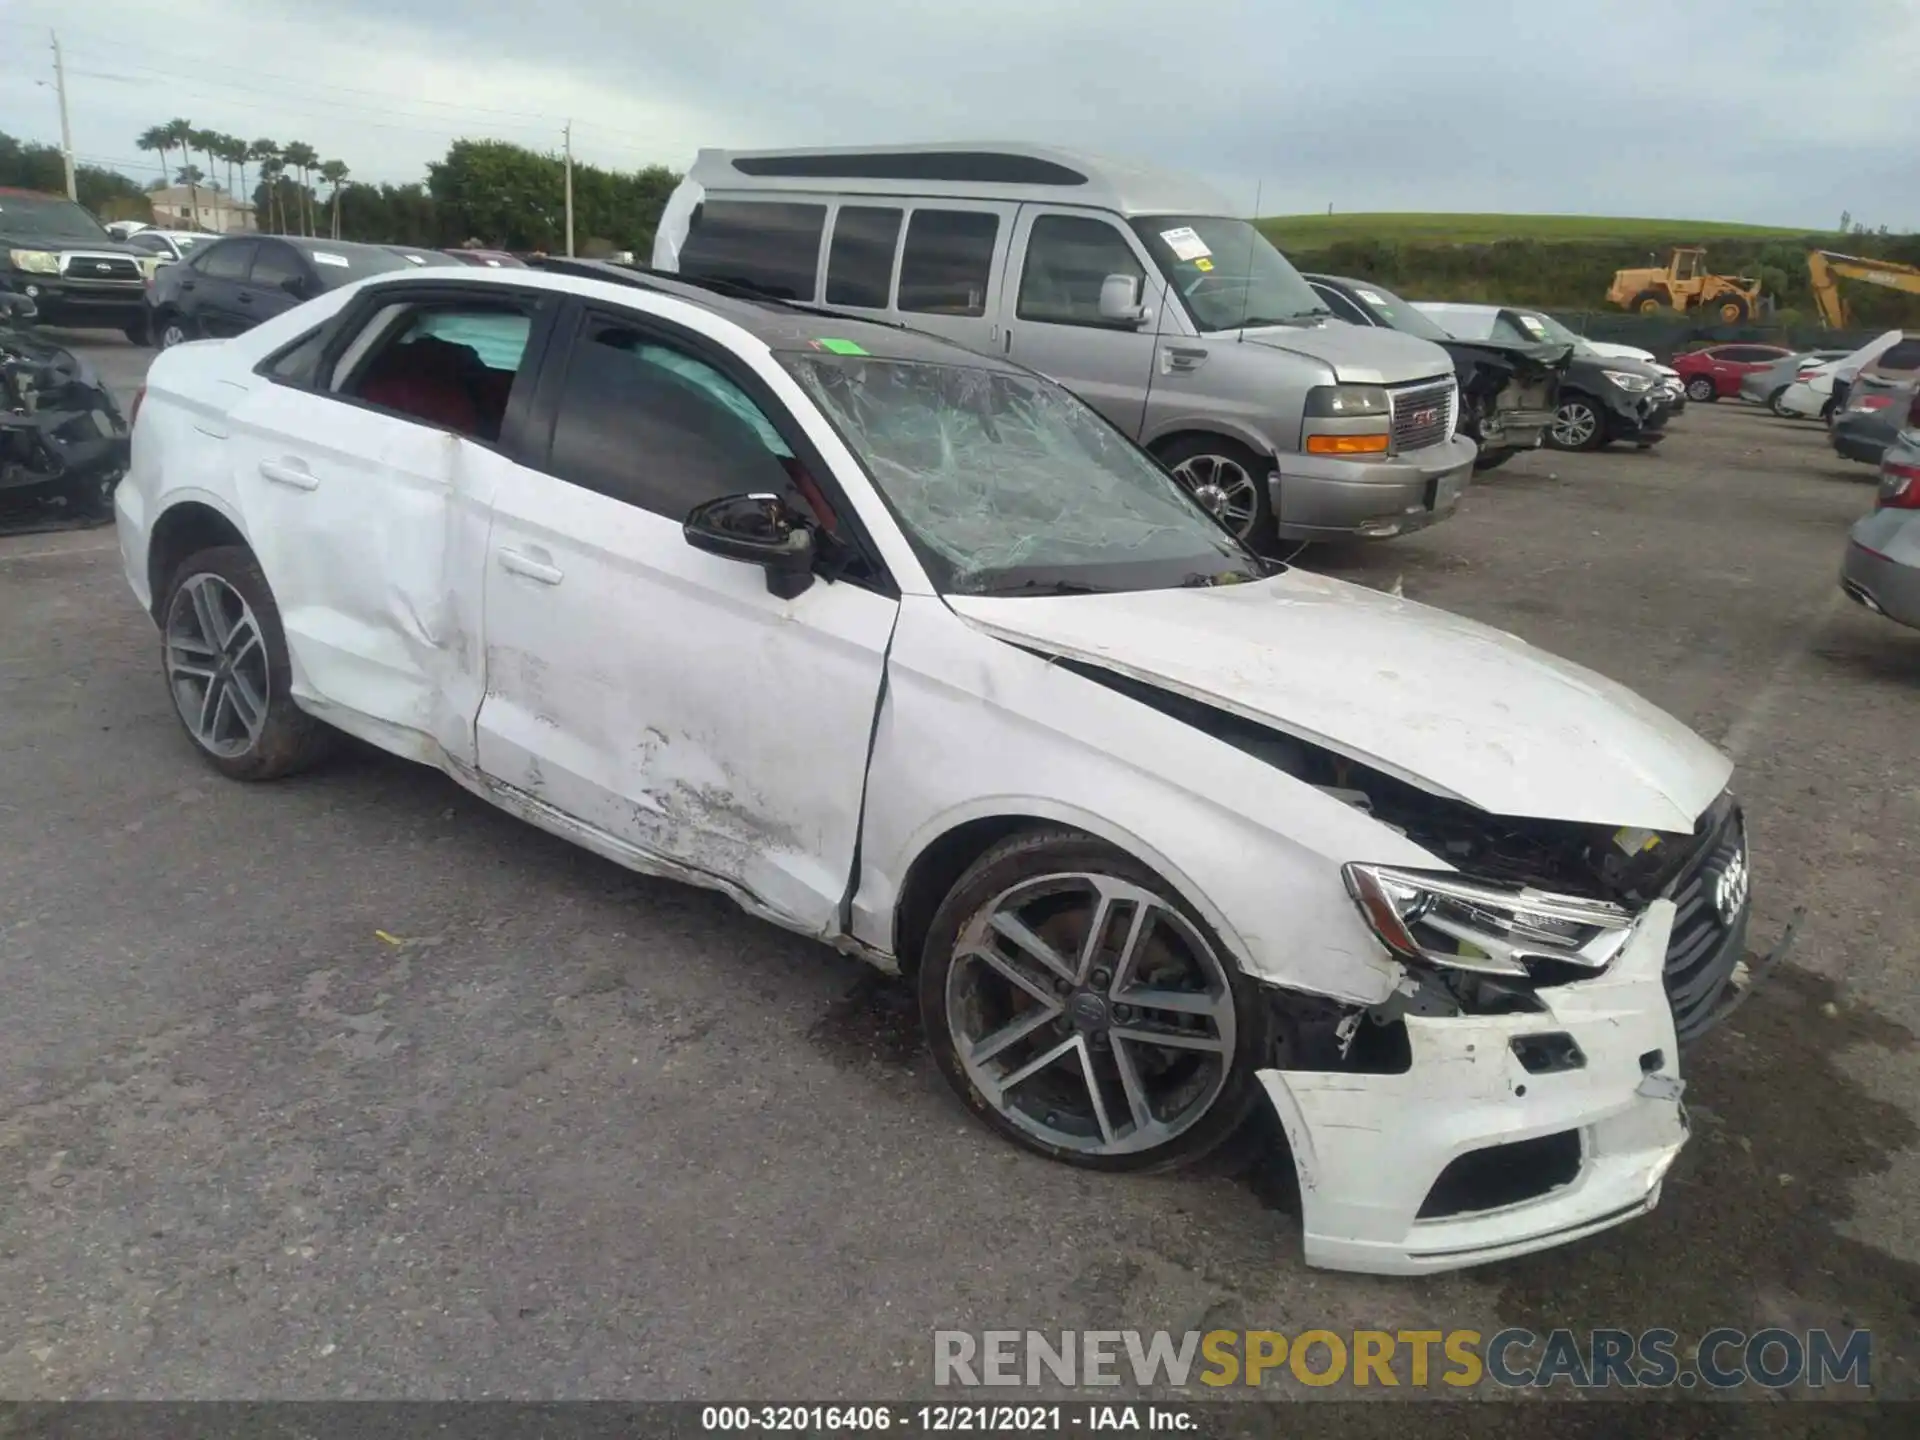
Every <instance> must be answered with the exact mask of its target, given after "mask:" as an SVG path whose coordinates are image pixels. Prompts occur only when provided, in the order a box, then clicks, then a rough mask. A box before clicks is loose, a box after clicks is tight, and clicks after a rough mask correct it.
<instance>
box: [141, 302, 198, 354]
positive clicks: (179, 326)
mask: <svg viewBox="0 0 1920 1440" xmlns="http://www.w3.org/2000/svg"><path fill="white" fill-rule="evenodd" d="M152 330H153V345H154V348H155V349H157V350H171V349H172V348H173V347H174V346H176V345H184V344H186V342H187V341H189V340H196V339H198V338H199V330H200V327H199V326H197V325H195V324H194V323H193V321H192V320H190V319H188V318H187V317H186V316H185V315H182V314H181V313H180V312H179V311H177V310H162V311H161V312H160V313H159V314H158V315H156V316H154V318H153V327H152Z"/></svg>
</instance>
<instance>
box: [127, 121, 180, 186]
mask: <svg viewBox="0 0 1920 1440" xmlns="http://www.w3.org/2000/svg"><path fill="white" fill-rule="evenodd" d="M133 143H134V145H135V146H136V147H137V148H138V149H139V150H141V151H142V152H143V153H145V154H156V153H157V154H158V155H159V156H160V183H161V184H162V185H164V184H166V183H167V175H168V174H169V168H168V165H167V157H168V156H169V155H171V154H172V153H173V136H172V135H171V134H169V133H168V131H167V127H166V126H164V125H149V126H148V127H147V128H146V129H144V130H142V131H141V132H140V138H139V139H137V140H135V141H134V142H133Z"/></svg>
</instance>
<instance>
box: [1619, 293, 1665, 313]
mask: <svg viewBox="0 0 1920 1440" xmlns="http://www.w3.org/2000/svg"><path fill="white" fill-rule="evenodd" d="M1627 308H1628V309H1629V310H1631V311H1633V312H1634V314H1636V315H1654V314H1657V313H1658V312H1660V311H1662V310H1669V309H1671V308H1673V307H1671V306H1670V305H1668V304H1667V297H1666V296H1665V295H1664V294H1663V293H1662V292H1660V291H1658V290H1642V291H1641V292H1640V293H1639V294H1638V295H1636V296H1634V297H1633V299H1631V300H1629V301H1628V302H1627Z"/></svg>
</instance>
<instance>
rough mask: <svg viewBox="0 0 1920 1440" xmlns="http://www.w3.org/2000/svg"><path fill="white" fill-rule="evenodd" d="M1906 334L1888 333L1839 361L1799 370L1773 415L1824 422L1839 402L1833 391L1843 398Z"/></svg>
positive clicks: (1898, 331)
mask: <svg viewBox="0 0 1920 1440" xmlns="http://www.w3.org/2000/svg"><path fill="white" fill-rule="evenodd" d="M1905 334H1906V331H1904V330H1889V331H1887V332H1886V333H1885V334H1884V335H1877V336H1875V337H1874V338H1873V339H1872V340H1869V341H1868V342H1867V343H1866V344H1865V345H1862V346H1861V347H1860V348H1859V349H1858V350H1855V351H1853V352H1852V353H1851V354H1848V355H1846V356H1843V357H1842V358H1841V359H1838V360H1829V361H1827V362H1826V363H1825V364H1822V365H1812V366H1809V367H1807V368H1805V369H1803V370H1801V372H1800V373H1799V374H1798V375H1797V376H1796V377H1794V381H1793V383H1792V384H1791V385H1789V386H1787V388H1786V389H1785V390H1783V391H1781V392H1780V398H1779V399H1777V400H1775V401H1774V402H1773V413H1774V414H1776V415H1786V416H1792V417H1795V418H1798V419H1801V420H1825V419H1826V418H1828V417H1829V416H1830V415H1831V414H1832V413H1833V412H1834V411H1835V410H1836V409H1837V408H1838V407H1839V404H1840V403H1841V401H1840V400H1839V399H1837V398H1836V395H1835V391H1836V388H1837V389H1838V390H1839V391H1840V392H1841V394H1842V395H1844V393H1845V390H1846V387H1847V386H1849V385H1851V384H1852V383H1853V379H1854V377H1855V376H1856V375H1858V374H1859V373H1860V372H1861V371H1862V370H1863V369H1865V368H1866V367H1867V366H1869V365H1871V364H1872V363H1873V362H1874V361H1876V360H1878V359H1879V358H1880V357H1881V356H1882V355H1884V354H1886V353H1887V351H1889V350H1891V349H1892V348H1893V347H1894V346H1895V345H1897V344H1899V343H1900V341H1901V339H1902V338H1903V337H1904V336H1905Z"/></svg>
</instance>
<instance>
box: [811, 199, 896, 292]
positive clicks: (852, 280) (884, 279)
mask: <svg viewBox="0 0 1920 1440" xmlns="http://www.w3.org/2000/svg"><path fill="white" fill-rule="evenodd" d="M900 213H901V212H900V211H899V210H897V209H884V208H880V207H876V206H872V205H842V206H841V207H840V213H839V214H838V215H836V216H835V217H834V221H833V247H832V248H831V249H830V250H829V251H828V252H827V303H828V304H829V305H858V306H861V307H863V308H865V309H868V310H884V309H886V308H887V301H888V299H889V298H890V295H891V292H892V289H893V247H894V244H895V242H896V241H898V240H899V238H900Z"/></svg>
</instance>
